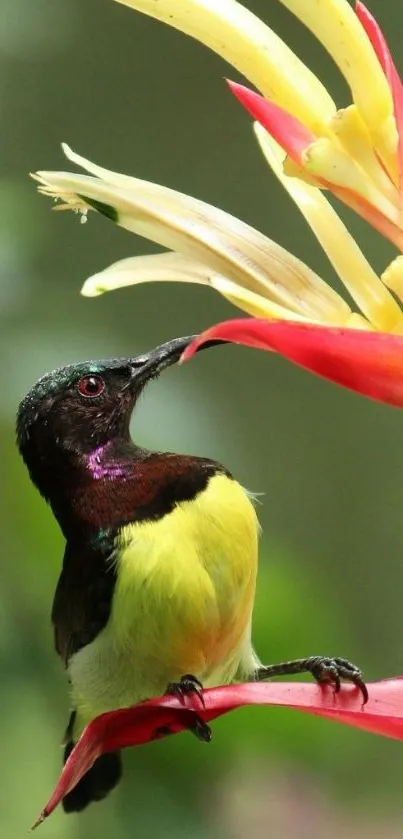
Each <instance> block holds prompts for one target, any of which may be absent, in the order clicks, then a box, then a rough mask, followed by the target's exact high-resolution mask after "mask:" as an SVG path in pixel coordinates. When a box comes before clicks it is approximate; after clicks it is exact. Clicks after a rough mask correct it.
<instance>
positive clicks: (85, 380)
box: [77, 376, 105, 397]
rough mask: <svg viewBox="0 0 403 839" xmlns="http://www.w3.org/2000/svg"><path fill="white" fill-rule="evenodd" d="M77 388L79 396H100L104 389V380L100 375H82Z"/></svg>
mask: <svg viewBox="0 0 403 839" xmlns="http://www.w3.org/2000/svg"><path fill="white" fill-rule="evenodd" d="M77 388H78V392H79V393H80V394H81V396H87V397H90V396H100V395H101V393H103V392H104V390H105V382H104V380H103V379H102V378H101V376H83V377H82V379H80V381H79V382H78V385H77Z"/></svg>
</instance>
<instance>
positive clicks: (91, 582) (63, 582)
mask: <svg viewBox="0 0 403 839" xmlns="http://www.w3.org/2000/svg"><path fill="white" fill-rule="evenodd" d="M115 583H116V567H115V563H114V561H113V543H112V544H111V541H110V540H109V539H108V540H103V542H99V543H95V544H91V543H84V544H81V543H80V544H74V543H71V542H68V543H67V545H66V550H65V553H64V560H63V568H62V572H61V574H60V577H59V581H58V584H57V587H56V591H55V596H54V600H53V607H52V622H53V626H54V631H55V647H56V650H57V652H58V653H59V655H60V657H61V658H62V659H63V661H64V663H65V664H67V662H68V660H69V658H70V656H72V655H73V654H74V653H76V652H77V651H78V650H80V649H81V647H85V646H86V645H87V644H90V643H91V641H93V640H94V638H96V636H97V635H98V633H99V632H100V631H101V629H103V628H104V626H105V625H106V624H107V622H108V619H109V615H110V611H111V604H112V597H113V592H114V588H115Z"/></svg>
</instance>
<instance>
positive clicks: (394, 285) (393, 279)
mask: <svg viewBox="0 0 403 839" xmlns="http://www.w3.org/2000/svg"><path fill="white" fill-rule="evenodd" d="M382 280H383V282H384V283H385V285H387V287H388V288H390V289H392V291H394V293H395V294H397V296H398V297H399V298H400V300H403V256H401V255H400V256H397V257H396V258H395V259H394V260H393V261H392V262H391V263H390V265H388V267H387V268H386V269H385V271H384V272H383V274H382Z"/></svg>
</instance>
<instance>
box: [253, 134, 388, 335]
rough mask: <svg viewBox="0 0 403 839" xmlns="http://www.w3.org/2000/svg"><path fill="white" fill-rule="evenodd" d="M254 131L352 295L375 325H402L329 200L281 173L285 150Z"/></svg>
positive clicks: (386, 329) (317, 191)
mask: <svg viewBox="0 0 403 839" xmlns="http://www.w3.org/2000/svg"><path fill="white" fill-rule="evenodd" d="M254 129H255V133H256V136H257V139H258V142H259V145H260V147H261V149H262V151H263V154H264V156H265V158H266V160H267V162H268V163H269V165H270V166H271V168H272V169H273V172H274V173H275V175H276V176H277V178H278V179H279V181H280V182H281V183H282V185H283V186H284V187H285V189H286V190H287V192H288V193H289V195H290V196H291V198H292V199H293V200H294V201H295V203H296V205H297V207H298V208H299V210H300V211H301V213H302V214H303V216H304V218H305V219H306V221H307V222H308V224H309V226H310V228H311V230H312V231H313V232H314V234H315V236H316V238H317V239H318V241H319V243H320V245H321V246H322V248H323V250H324V251H325V253H326V255H327V257H328V258H329V260H330V262H331V263H332V265H333V267H334V269H335V271H336V272H337V274H338V276H339V277H340V279H341V280H342V282H343V283H344V285H345V286H346V288H347V289H348V291H349V292H350V294H351V296H352V297H353V299H354V300H355V302H356V303H357V305H358V306H359V308H360V309H361V311H362V312H363V313H364V315H365V316H366V318H368V319H369V320H370V321H371V323H373V324H374V325H375V326H376V327H377V328H378V329H381V330H382V329H383V330H385V331H392V330H393V331H394V330H399V331H400V330H402V329H403V313H402V311H401V309H400V307H399V306H398V305H397V303H396V301H395V300H394V299H393V297H392V295H391V294H389V292H388V291H387V289H386V288H385V286H384V284H383V283H382V281H381V280H380V278H379V277H378V276H377V274H376V273H375V271H374V270H373V269H372V268H371V265H370V264H369V262H368V261H367V260H366V258H365V256H364V254H363V253H362V251H361V250H360V248H359V247H358V245H357V243H356V242H355V240H354V239H353V237H352V236H351V235H350V233H349V232H348V230H347V228H346V226H345V225H344V224H343V222H342V221H341V219H340V218H339V216H338V215H337V213H336V211H335V210H334V209H333V207H332V206H331V204H330V203H329V201H328V200H327V199H326V198H325V196H324V195H323V194H322V193H321V191H320V190H319V189H317V188H316V187H313V186H310V185H309V184H306V183H304V182H303V181H300V180H298V179H297V178H289V177H287V176H286V175H284V172H283V169H282V161H283V159H284V152H283V151H282V149H280V147H279V146H278V145H277V143H275V141H274V140H273V139H272V138H271V137H270V136H269V134H268V133H267V131H265V130H264V129H263V128H262V126H261V125H259V124H258V123H255V125H254Z"/></svg>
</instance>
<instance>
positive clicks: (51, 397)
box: [17, 336, 194, 495]
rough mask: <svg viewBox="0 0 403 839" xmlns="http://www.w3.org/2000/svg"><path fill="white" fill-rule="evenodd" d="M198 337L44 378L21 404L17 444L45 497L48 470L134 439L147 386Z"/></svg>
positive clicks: (70, 367) (65, 369)
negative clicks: (136, 413)
mask: <svg viewBox="0 0 403 839" xmlns="http://www.w3.org/2000/svg"><path fill="white" fill-rule="evenodd" d="M193 337H194V336H190V337H186V338H176V339H174V340H172V341H168V342H167V343H165V344H162V345H161V346H159V347H157V348H156V349H154V350H151V352H148V353H145V354H143V355H139V356H136V357H135V358H115V359H109V360H101V361H87V362H82V363H78V364H71V365H68V366H67V367H62V368H59V369H58V370H54V371H53V372H52V373H48V374H47V375H45V376H43V377H42V378H41V379H39V381H38V382H37V383H36V384H35V385H34V386H33V387H32V388H31V390H30V391H29V392H28V394H27V395H26V396H25V398H24V399H23V400H22V402H21V404H20V406H19V410H18V415H17V442H18V446H19V449H20V452H21V454H22V457H23V459H24V461H25V463H26V465H27V467H28V469H29V472H30V474H31V478H32V480H33V482H34V483H35V484H36V485H37V487H38V488H39V489H40V491H41V492H42V493H43V494H44V495H47V492H46V488H45V487H44V486H43V485H42V484H43V482H44V481H43V479H44V478H45V475H44V472H48V471H49V469H50V470H52V472H53V473H54V471H55V469H57V467H58V465H59V466H60V464H61V463H65V464H67V463H68V462H72V461H74V462H79V461H80V458H85V456H86V455H88V454H89V453H90V452H93V451H94V450H96V449H97V448H98V447H101V446H104V445H106V444H107V443H109V442H110V441H113V440H115V439H117V440H120V441H125V440H127V441H129V440H130V435H129V424H130V418H131V414H132V411H133V408H134V406H135V404H136V402H137V400H138V397H139V396H140V394H141V393H142V391H143V389H144V387H145V385H146V384H147V382H149V381H150V380H151V379H154V378H156V377H157V376H158V375H159V374H160V373H161V372H162V371H163V370H164V369H165V368H166V367H169V366H170V365H172V364H174V363H175V362H177V361H178V360H179V358H180V356H181V354H182V352H183V351H184V349H186V347H187V346H188V344H189V343H190V341H191V340H192V339H193ZM45 483H46V481H45Z"/></svg>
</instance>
